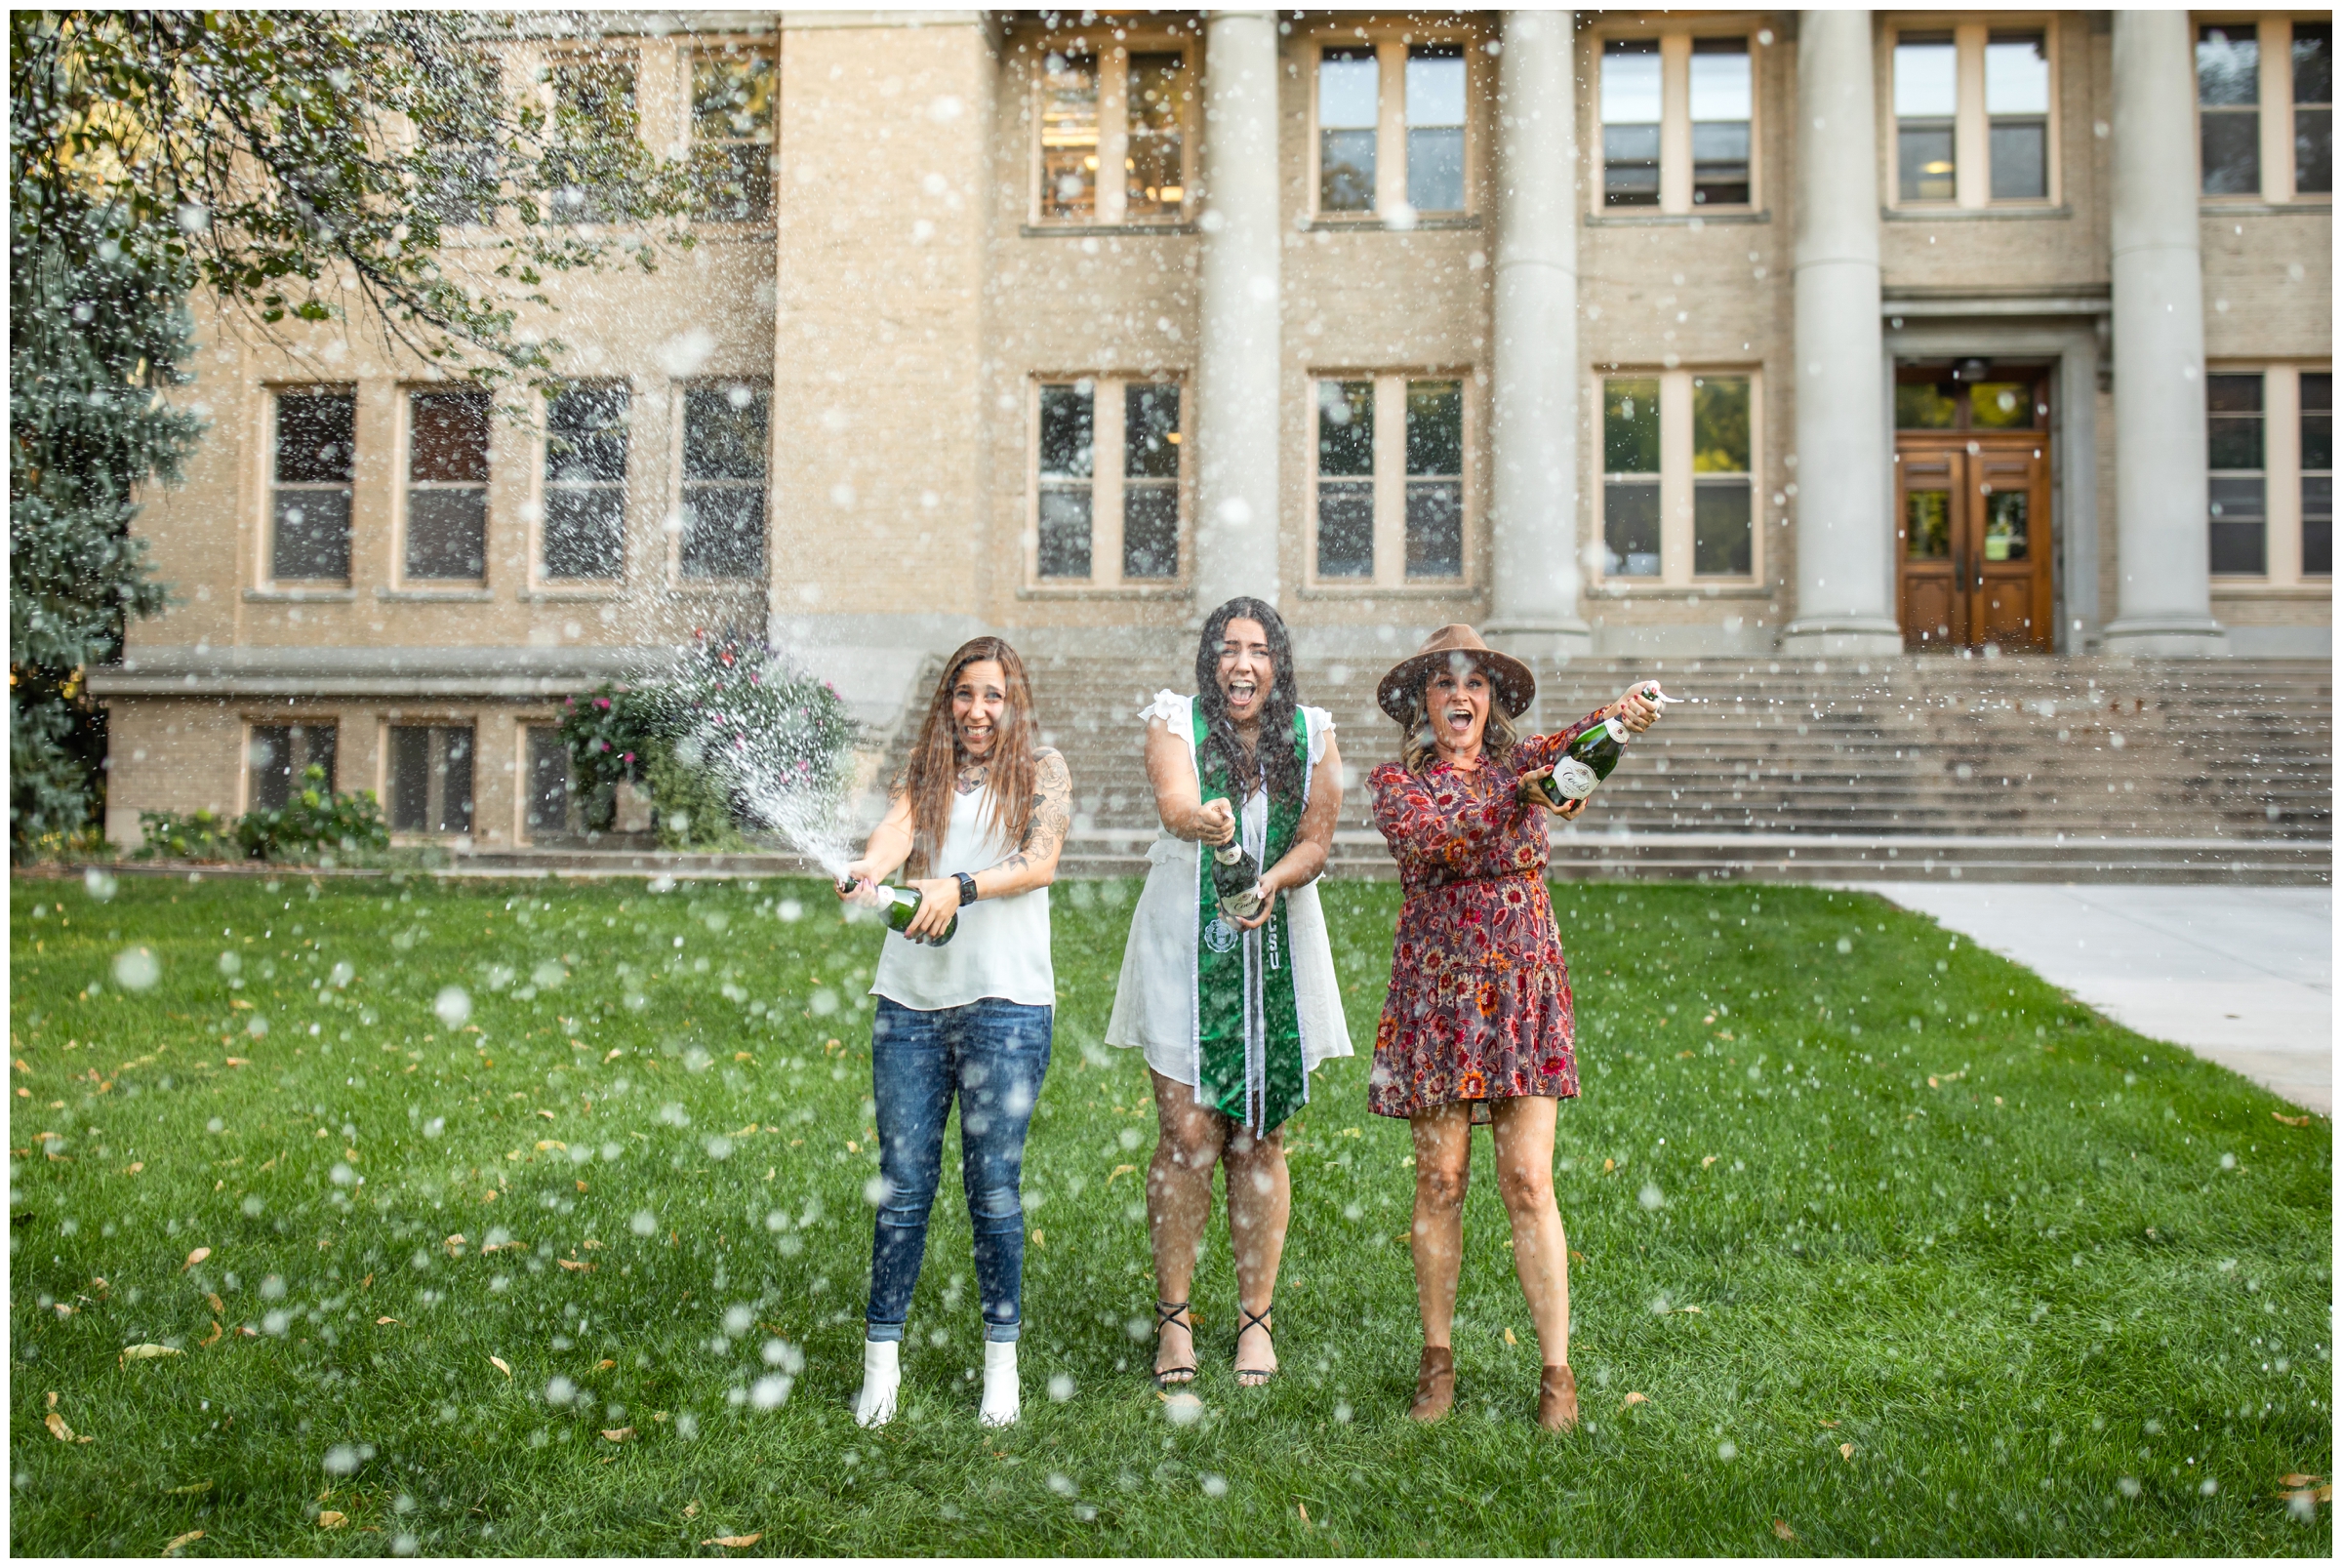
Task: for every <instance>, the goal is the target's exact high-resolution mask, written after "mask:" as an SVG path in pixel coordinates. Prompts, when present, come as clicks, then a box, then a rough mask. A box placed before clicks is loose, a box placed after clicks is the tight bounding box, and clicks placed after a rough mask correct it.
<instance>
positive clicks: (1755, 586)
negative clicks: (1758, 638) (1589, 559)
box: [1586, 583, 1773, 599]
mask: <svg viewBox="0 0 2342 1568" xmlns="http://www.w3.org/2000/svg"><path fill="white" fill-rule="evenodd" d="M1586 596H1587V597H1588V598H1590V599H1769V598H1771V597H1772V596H1773V590H1772V588H1771V587H1770V586H1768V585H1766V584H1765V583H1714V584H1711V583H1650V584H1648V585H1647V586H1646V585H1645V584H1642V583H1593V584H1591V585H1590V586H1589V587H1588V588H1587V589H1586Z"/></svg>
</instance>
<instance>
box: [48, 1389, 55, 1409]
mask: <svg viewBox="0 0 2342 1568" xmlns="http://www.w3.org/2000/svg"><path fill="white" fill-rule="evenodd" d="M49 1408H50V1409H52V1410H55V1409H56V1408H57V1390H56V1389H55V1388H52V1389H50V1390H49Z"/></svg>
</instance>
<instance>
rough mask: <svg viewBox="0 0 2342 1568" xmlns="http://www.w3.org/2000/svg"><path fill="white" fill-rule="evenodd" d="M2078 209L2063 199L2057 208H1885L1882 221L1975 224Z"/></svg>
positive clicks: (2056, 215)
mask: <svg viewBox="0 0 2342 1568" xmlns="http://www.w3.org/2000/svg"><path fill="white" fill-rule="evenodd" d="M2073 216H2074V209H2073V208H2072V207H2070V206H2068V205H2066V204H2065V203H2063V202H2060V203H2059V204H2058V205H2057V206H2055V207H2050V206H2047V205H2042V206H2033V205H2026V206H2018V205H2016V204H2015V203H2010V204H2008V205H2006V206H2001V207H1953V206H1949V205H1946V206H1943V207H1881V208H1879V209H1878V221H1880V222H1884V223H1946V222H1949V223H1974V222H1999V221H2004V220H2011V219H2027V218H2071V217H2073Z"/></svg>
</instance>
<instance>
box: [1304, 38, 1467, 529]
mask: <svg viewBox="0 0 2342 1568" xmlns="http://www.w3.org/2000/svg"><path fill="white" fill-rule="evenodd" d="M1296 33H1297V34H1298V37H1299V41H1300V45H1301V54H1300V61H1299V62H1300V65H1301V71H1302V74H1303V76H1304V77H1306V78H1307V83H1306V91H1307V93H1308V95H1309V104H1308V108H1307V110H1306V111H1305V112H1306V114H1307V122H1308V123H1307V146H1306V149H1305V152H1304V160H1303V161H1304V164H1305V169H1304V179H1305V180H1306V181H1307V185H1306V188H1305V191H1304V202H1305V205H1304V212H1305V214H1306V216H1307V219H1308V221H1309V222H1310V223H1311V224H1312V226H1315V227H1324V228H1402V229H1405V228H1423V227H1472V226H1474V225H1475V224H1477V223H1478V222H1479V221H1480V216H1481V194H1480V187H1481V184H1482V182H1483V174H1484V160H1485V158H1486V156H1487V152H1486V150H1485V149H1486V145H1487V141H1488V128H1487V124H1486V120H1487V114H1488V107H1487V105H1488V103H1489V102H1490V101H1492V100H1493V99H1494V97H1495V93H1496V82H1495V79H1494V77H1493V76H1492V75H1491V74H1490V73H1491V72H1492V70H1493V68H1494V65H1495V60H1494V59H1493V58H1492V57H1491V56H1490V55H1489V54H1488V52H1487V49H1486V48H1485V47H1484V46H1485V45H1486V43H1487V40H1488V34H1487V32H1486V31H1485V29H1484V28H1482V27H1480V26H1477V25H1474V24H1473V23H1470V22H1463V21H1456V22H1446V23H1442V24H1439V25H1435V26H1430V27H1425V26H1423V25H1422V24H1420V23H1417V22H1412V21H1406V20H1394V21H1374V20H1364V19H1360V20H1351V19H1349V18H1345V19H1343V20H1342V21H1341V22H1330V21H1329V22H1320V23H1319V24H1317V25H1316V26H1313V27H1311V28H1309V29H1308V30H1307V31H1303V30H1301V29H1299V28H1296ZM1423 46H1431V47H1440V46H1444V47H1448V48H1452V49H1455V50H1457V51H1459V52H1460V54H1461V55H1462V57H1463V60H1464V205H1463V206H1462V207H1460V208H1455V209H1453V210H1449V211H1440V212H1426V213H1418V212H1416V210H1415V209H1414V208H1413V207H1412V206H1411V205H1409V204H1408V202H1407V51H1408V50H1409V49H1410V48H1415V47H1423ZM1345 48H1347V49H1357V48H1371V49H1372V50H1373V51H1374V55H1375V67H1376V71H1377V75H1376V89H1375V114H1374V117H1375V130H1374V206H1373V207H1372V208H1370V209H1368V210H1367V211H1365V212H1336V211H1331V210H1328V209H1327V208H1325V207H1323V206H1321V205H1319V203H1320V201H1321V199H1322V197H1323V196H1324V189H1323V186H1322V183H1321V179H1320V176H1321V173H1322V169H1323V161H1324V147H1325V142H1324V138H1323V137H1322V136H1320V135H1319V134H1318V123H1317V92H1318V71H1317V66H1318V61H1319V60H1321V59H1322V58H1323V56H1324V54H1325V51H1327V50H1328V49H1345ZM1402 213H1403V214H1405V215H1406V216H1405V217H1403V218H1402V217H1401V216H1400V215H1401V214H1402ZM1320 379H1322V378H1320V377H1318V376H1317V375H1316V374H1315V373H1314V372H1312V376H1311V380H1312V382H1314V381H1317V380H1320ZM1314 417H1315V416H1313V415H1312V419H1314ZM1312 428H1314V427H1313V426H1312ZM1312 439H1314V437H1312ZM1313 450H1315V449H1314V448H1312V451H1313ZM1312 527H1314V525H1312ZM1312 537H1313V536H1312Z"/></svg>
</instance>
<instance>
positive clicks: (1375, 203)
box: [1313, 36, 1472, 225]
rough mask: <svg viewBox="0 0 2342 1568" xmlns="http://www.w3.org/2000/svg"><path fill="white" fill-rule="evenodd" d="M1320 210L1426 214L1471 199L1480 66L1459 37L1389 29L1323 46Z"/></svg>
mask: <svg viewBox="0 0 2342 1568" xmlns="http://www.w3.org/2000/svg"><path fill="white" fill-rule="evenodd" d="M1314 93H1315V106H1314V113H1315V117H1316V119H1315V124H1316V140H1315V144H1314V151H1315V154H1316V170H1315V173H1314V177H1313V178H1314V181H1315V186H1314V188H1315V192H1316V198H1317V208H1316V210H1317V215H1318V216H1319V217H1323V218H1333V219H1352V218H1356V219H1366V218H1373V217H1378V216H1379V217H1381V218H1383V219H1384V220H1386V221H1390V222H1393V223H1397V224H1402V225H1403V224H1407V223H1412V222H1413V221H1415V220H1416V219H1417V218H1418V217H1443V216H1452V215H1457V214H1462V213H1465V212H1467V211H1469V210H1470V209H1471V206H1472V171H1471V142H1470V137H1469V135H1468V132H1469V129H1470V124H1471V102H1472V66H1471V59H1470V52H1469V51H1468V50H1467V49H1466V48H1465V46H1464V45H1463V44H1462V43H1460V42H1454V41H1439V40H1422V39H1416V38H1406V37H1398V36H1393V37H1387V38H1382V39H1375V40H1361V41H1358V42H1355V43H1349V42H1345V43H1339V44H1331V45H1328V46H1326V47H1324V48H1321V49H1319V50H1318V52H1317V75H1316V81H1315V83H1314Z"/></svg>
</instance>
